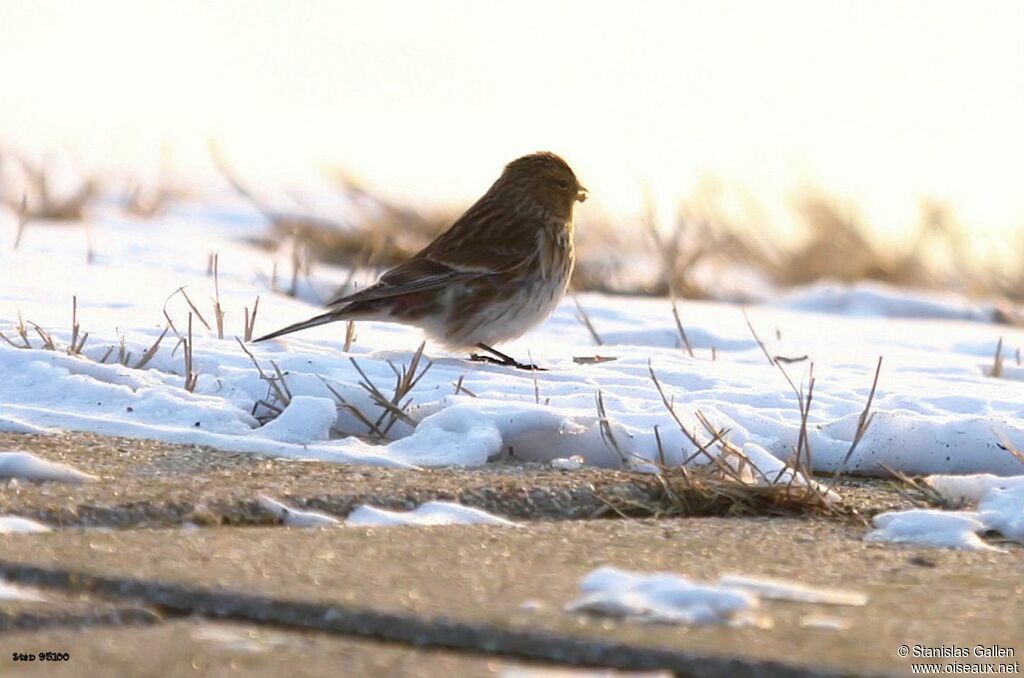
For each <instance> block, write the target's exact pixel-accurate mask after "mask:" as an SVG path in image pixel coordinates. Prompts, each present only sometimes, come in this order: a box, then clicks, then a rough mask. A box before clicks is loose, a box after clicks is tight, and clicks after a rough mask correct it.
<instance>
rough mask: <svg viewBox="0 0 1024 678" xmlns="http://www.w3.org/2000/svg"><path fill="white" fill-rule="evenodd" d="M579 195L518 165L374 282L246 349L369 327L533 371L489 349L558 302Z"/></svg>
mask: <svg viewBox="0 0 1024 678" xmlns="http://www.w3.org/2000/svg"><path fill="white" fill-rule="evenodd" d="M588 193H589V192H588V190H587V189H586V188H585V187H584V186H583V185H582V184H580V182H579V180H578V179H577V178H576V174H575V173H574V172H573V171H572V168H570V167H569V164H568V163H567V162H566V161H565V160H563V159H562V158H561V157H559V156H558V155H556V154H554V153H551V152H549V151H541V152H537V153H532V154H530V155H525V156H523V157H521V158H517V159H516V160H513V161H512V162H510V163H508V164H507V165H506V166H505V168H504V170H503V171H502V173H501V175H500V176H499V177H498V179H497V180H496V181H495V182H494V183H493V184H492V185H491V187H490V188H489V189H488V190H487V192H486V193H484V194H483V196H481V197H480V199H478V200H477V201H476V202H475V203H473V205H472V206H471V207H470V208H469V209H468V210H466V212H465V213H464V214H463V215H462V216H460V217H459V218H458V219H456V220H455V222H454V223H452V225H451V226H449V227H448V229H447V230H445V231H444V232H443V233H441V234H440V235H438V236H437V237H436V238H435V239H434V240H433V241H432V242H431V243H430V244H428V245H427V246H426V247H424V248H423V249H422V250H420V251H419V252H417V253H416V254H414V255H413V256H412V257H411V258H409V259H408V260H407V261H405V262H403V263H401V264H399V265H398V266H395V267H394V268H392V269H390V270H389V271H387V272H385V273H384V274H383V275H382V276H381V277H380V279H379V280H378V281H377V282H376V283H374V284H373V285H371V286H369V287H367V288H365V289H363V290H360V291H358V292H356V293H354V294H349V295H341V296H338V297H336V298H334V299H332V300H331V301H329V302H328V303H327V306H328V307H329V308H330V310H328V311H327V312H326V313H323V314H321V315H318V316H315V317H313V318H310V319H309V320H305V321H302V322H298V323H295V324H293V325H289V326H287V327H284V328H282V329H280V330H277V331H276V332H271V333H270V334H267V335H265V336H262V337H259V338H258V339H256V340H255V341H266V340H268V339H274V338H276V337H280V336H283V335H286V334H291V333H292V332H298V331H299V330H305V329H308V328H311V327H317V326H319V325H324V324H327V323H332V322H337V321H348V320H376V321H384V322H394V323H400V324H405V325H412V326H415V327H419V328H420V329H422V330H423V331H424V333H425V334H426V335H427V336H428V337H429V338H431V339H433V340H435V341H437V342H439V343H441V344H442V345H444V346H445V347H447V348H449V349H453V350H470V351H472V350H474V349H479V350H480V351H483V352H484V353H483V354H479V353H472V354H471V355H470V360H474V361H480V362H489V363H496V364H499V365H506V366H511V367H516V368H519V369H528V370H538V369H541V368H539V367H538V366H536V365H532V364H524V363H520V362H519V361H517V360H515V359H514V358H512V357H511V356H509V355H506V354H505V353H502V352H501V351H498V350H497V349H495V348H494V345H495V344H500V343H502V342H506V341H509V340H512V339H516V338H518V337H520V336H522V335H523V334H524V333H526V331H527V330H529V329H530V328H532V327H534V326H536V325H537V324H539V323H540V322H542V321H543V320H544V319H545V318H547V317H548V315H549V314H550V313H551V312H552V311H553V310H554V309H555V307H556V306H557V305H558V303H559V302H560V301H561V299H562V296H563V295H564V294H565V291H566V288H567V287H568V285H569V278H570V277H571V275H572V270H573V266H574V264H575V252H574V248H573V229H574V226H573V216H574V215H573V212H574V208H575V206H576V203H577V202H580V203H582V202H584V201H585V200H586V199H587V195H588Z"/></svg>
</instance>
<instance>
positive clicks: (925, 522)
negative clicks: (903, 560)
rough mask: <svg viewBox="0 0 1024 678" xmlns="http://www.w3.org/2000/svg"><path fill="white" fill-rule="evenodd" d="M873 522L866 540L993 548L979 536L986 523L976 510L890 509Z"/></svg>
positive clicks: (982, 548) (967, 548)
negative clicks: (873, 526)
mask: <svg viewBox="0 0 1024 678" xmlns="http://www.w3.org/2000/svg"><path fill="white" fill-rule="evenodd" d="M873 522H874V525H875V527H876V528H877V529H875V530H874V531H872V532H869V533H868V534H867V536H866V537H864V538H865V539H866V540H867V541H880V542H893V543H897V544H907V545H912V546H944V547H948V548H954V549H965V550H972V551H984V550H990V551H991V550H996V549H994V548H993V547H992V546H989V545H988V544H986V543H985V542H983V541H982V540H981V537H979V536H978V534H977V533H978V532H981V531H983V530H984V529H985V523H983V522H982V521H981V518H980V516H979V515H978V514H977V513H974V512H970V511H938V510H933V509H911V510H909V511H890V512H888V513H882V514H880V515H877V516H875V518H874V521H873Z"/></svg>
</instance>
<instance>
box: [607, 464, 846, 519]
mask: <svg viewBox="0 0 1024 678" xmlns="http://www.w3.org/2000/svg"><path fill="white" fill-rule="evenodd" d="M633 482H634V483H637V484H639V485H641V486H642V487H644V488H645V489H646V490H647V492H648V493H649V494H650V497H651V498H650V499H649V500H636V499H624V498H622V497H620V496H611V497H602V499H603V500H604V502H605V503H606V504H607V506H608V509H609V511H611V512H614V513H615V514H617V515H619V516H621V517H626V518H671V517H700V516H727V517H742V516H827V517H845V518H857V517H858V515H857V513H856V511H854V510H853V509H852V508H850V507H848V506H846V505H845V504H842V503H840V502H836V501H831V500H827V499H825V497H824V495H822V494H821V492H819V491H817V490H815V489H814V488H812V487H808V486H806V485H790V484H752V483H749V482H741V481H738V480H736V479H735V478H732V477H730V476H728V475H725V474H723V473H722V472H721V471H720V470H719V469H718V468H716V467H712V466H704V467H698V468H689V469H685V468H682V467H675V468H664V469H662V470H661V472H660V473H658V474H636V476H635V479H634V481H633Z"/></svg>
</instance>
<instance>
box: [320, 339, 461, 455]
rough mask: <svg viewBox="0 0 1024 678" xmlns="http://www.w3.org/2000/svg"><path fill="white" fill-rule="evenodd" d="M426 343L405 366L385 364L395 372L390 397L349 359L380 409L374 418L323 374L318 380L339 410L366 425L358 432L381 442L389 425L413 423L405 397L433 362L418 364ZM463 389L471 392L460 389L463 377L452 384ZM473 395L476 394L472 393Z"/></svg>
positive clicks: (409, 402) (427, 361)
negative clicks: (364, 428) (335, 402)
mask: <svg viewBox="0 0 1024 678" xmlns="http://www.w3.org/2000/svg"><path fill="white" fill-rule="evenodd" d="M426 345H427V344H426V342H423V343H421V344H420V346H419V348H418V349H416V352H415V353H413V356H412V358H411V359H410V360H409V364H408V365H403V366H402V367H401V368H399V367H395V365H394V363H392V362H391V361H390V360H389V361H388V365H389V366H390V367H391V371H392V372H393V373H394V375H395V385H394V387H393V389H392V394H391V396H387V395H386V394H385V393H384V391H383V390H382V389H380V388H379V387H378V386H377V385H376V384H375V383H374V382H373V380H372V379H370V377H369V376H367V374H366V372H365V371H363V368H362V366H360V365H359V362H358V361H357V360H356V359H355V358H349V361H351V363H352V366H353V367H355V369H356V372H358V373H359V376H360V377H361V378H362V379H361V381H360V382H359V386H360V387H361V388H362V389H363V390H365V391H366V392H367V393H368V394H369V395H370V399H371V400H372V401H373V403H374V405H376V406H377V407H378V408H380V410H381V412H380V415H379V416H377V417H376V418H373V417H370V416H368V415H367V414H366V413H365V412H363V411H362V410H361V409H360V408H359V407H357V406H356V405H355V404H353V403H351V402H349V401H348V400H347V399H346V398H345V397H344V396H343V395H341V393H339V392H338V390H337V389H336V388H334V386H332V385H331V384H330V383H329V382H328V381H327V380H326V379H324V378H323V377H321V378H320V381H322V382H323V383H324V386H326V387H327V389H328V390H329V391H330V392H331V395H333V396H334V398H335V400H337V401H338V405H337V406H338V409H339V410H345V411H347V412H349V413H350V414H351V415H352V416H354V417H355V418H356V419H357V420H359V422H360V423H361V424H363V425H364V426H365V427H366V431H365V432H363V433H360V434H358V435H361V436H364V437H371V438H373V439H376V440H377V441H384V440H387V439H388V433H389V432H390V431H391V429H392V427H393V426H394V425H395V424H396V423H397V422H399V421H401V422H404V423H406V424H408V425H410V426H416V422H415V421H413V419H412V417H410V416H409V414H408V409H409V407H410V406H411V405H412V403H413V400H412V398H407V397H406V396H408V395H409V393H410V392H411V391H412V389H413V388H415V386H416V384H418V383H419V381H420V379H422V378H423V375H425V374H426V373H427V371H428V370H429V369H430V368H431V367H432V365H433V363H432V362H431V361H430V359H429V358H427V359H426V363H425V364H424V365H423V367H422V369H421V368H420V364H421V363H422V362H423V360H424V356H423V349H424V348H426ZM460 390H461V391H463V392H465V393H467V394H470V395H472V394H471V393H470V392H469V391H468V390H466V389H465V388H463V386H462V379H461V378H460V379H459V381H458V383H457V384H456V385H455V392H456V393H458V392H459V391H460ZM474 397H475V396H474Z"/></svg>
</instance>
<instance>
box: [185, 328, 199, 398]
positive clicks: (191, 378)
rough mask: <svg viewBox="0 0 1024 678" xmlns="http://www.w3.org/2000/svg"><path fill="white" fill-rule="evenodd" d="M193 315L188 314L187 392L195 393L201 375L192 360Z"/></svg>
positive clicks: (186, 348) (186, 343)
mask: <svg viewBox="0 0 1024 678" xmlns="http://www.w3.org/2000/svg"><path fill="white" fill-rule="evenodd" d="M192 345H193V344H192V314H191V313H189V314H188V339H186V340H185V353H184V355H185V390H186V391H188V392H189V393H193V392H195V390H196V382H197V381H198V380H199V374H198V373H197V372H196V371H195V364H194V362H193V359H192Z"/></svg>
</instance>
